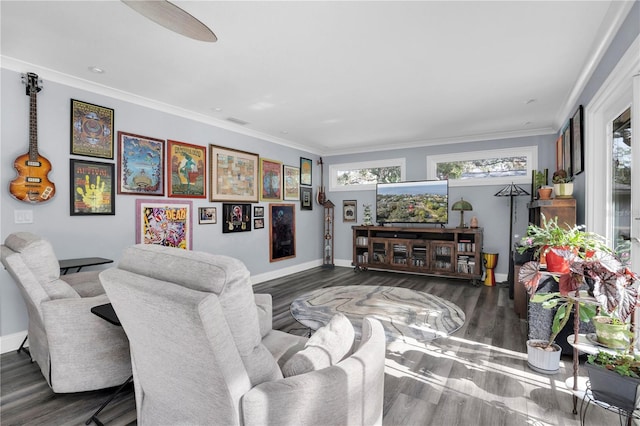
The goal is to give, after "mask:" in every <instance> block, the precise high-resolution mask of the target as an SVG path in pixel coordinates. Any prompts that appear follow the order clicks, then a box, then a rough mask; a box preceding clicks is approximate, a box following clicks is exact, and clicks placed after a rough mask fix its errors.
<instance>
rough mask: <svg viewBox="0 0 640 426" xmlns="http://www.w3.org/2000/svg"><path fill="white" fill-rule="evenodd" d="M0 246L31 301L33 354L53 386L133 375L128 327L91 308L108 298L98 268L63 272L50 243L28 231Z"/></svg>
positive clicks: (91, 385) (67, 387)
mask: <svg viewBox="0 0 640 426" xmlns="http://www.w3.org/2000/svg"><path fill="white" fill-rule="evenodd" d="M0 250H1V252H0V253H1V259H2V264H3V265H4V267H5V268H6V269H7V271H8V272H9V274H10V275H11V276H12V277H13V279H14V280H15V282H16V284H17V285H18V288H19V290H20V292H21V293H22V297H23V298H24V301H25V304H26V306H27V312H28V315H29V326H28V336H29V352H30V355H31V359H32V360H33V361H35V362H37V363H38V366H39V367H40V370H41V371H42V374H43V376H44V377H45V379H46V380H47V383H48V384H49V386H50V387H51V389H52V390H53V391H54V392H56V393H67V392H82V391H89V390H96V389H103V388H108V387H112V386H116V385H120V384H122V383H123V382H124V381H125V380H126V379H127V378H128V377H130V376H131V361H130V354H129V342H128V340H127V336H126V334H125V333H124V330H123V329H122V327H117V326H115V325H112V324H110V323H108V322H107V321H105V320H103V319H101V318H99V317H97V316H96V315H94V314H92V313H91V308H92V307H94V306H97V305H102V304H105V303H109V299H108V298H107V295H106V294H105V291H104V289H103V288H102V285H101V284H100V279H99V278H98V274H99V272H100V271H92V272H78V273H75V274H69V275H63V276H60V264H59V263H58V259H57V257H56V255H55V253H54V251H53V247H52V246H51V244H50V243H49V242H48V241H47V240H45V239H42V238H40V237H39V236H37V235H34V234H32V233H29V232H17V233H14V234H11V235H9V236H8V237H7V238H6V240H5V242H4V245H2V246H0Z"/></svg>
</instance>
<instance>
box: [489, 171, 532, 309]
mask: <svg viewBox="0 0 640 426" xmlns="http://www.w3.org/2000/svg"><path fill="white" fill-rule="evenodd" d="M520 195H529V193H528V192H527V191H526V190H525V189H523V188H522V187H520V186H518V185H516V184H514V183H513V182H511V183H510V184H509V185H507V186H505V187H504V188H502V189H501V190H500V191H498V192H496V193H495V194H494V196H496V197H509V245H508V246H507V247H509V275H508V276H507V282H508V283H509V298H511V299H513V284H514V283H513V254H512V252H511V251H512V249H513V247H512V245H511V244H512V240H513V197H518V196H520Z"/></svg>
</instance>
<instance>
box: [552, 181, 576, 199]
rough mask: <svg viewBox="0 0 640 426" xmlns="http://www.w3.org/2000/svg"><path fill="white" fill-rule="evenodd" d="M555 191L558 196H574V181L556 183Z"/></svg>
mask: <svg viewBox="0 0 640 426" xmlns="http://www.w3.org/2000/svg"><path fill="white" fill-rule="evenodd" d="M553 192H554V194H555V195H556V198H573V197H572V194H573V182H568V183H554V184H553Z"/></svg>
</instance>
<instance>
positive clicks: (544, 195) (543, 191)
mask: <svg viewBox="0 0 640 426" xmlns="http://www.w3.org/2000/svg"><path fill="white" fill-rule="evenodd" d="M551 191H553V188H552V187H550V186H543V187H541V188H538V199H539V200H550V199H551Z"/></svg>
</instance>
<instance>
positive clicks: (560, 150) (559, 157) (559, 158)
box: [556, 135, 564, 170]
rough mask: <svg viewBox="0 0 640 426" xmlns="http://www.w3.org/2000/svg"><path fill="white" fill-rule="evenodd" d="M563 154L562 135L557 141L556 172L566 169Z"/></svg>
mask: <svg viewBox="0 0 640 426" xmlns="http://www.w3.org/2000/svg"><path fill="white" fill-rule="evenodd" d="M563 154H564V150H563V146H562V135H560V136H558V139H557V140H556V170H561V169H563V168H564V159H563Z"/></svg>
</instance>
